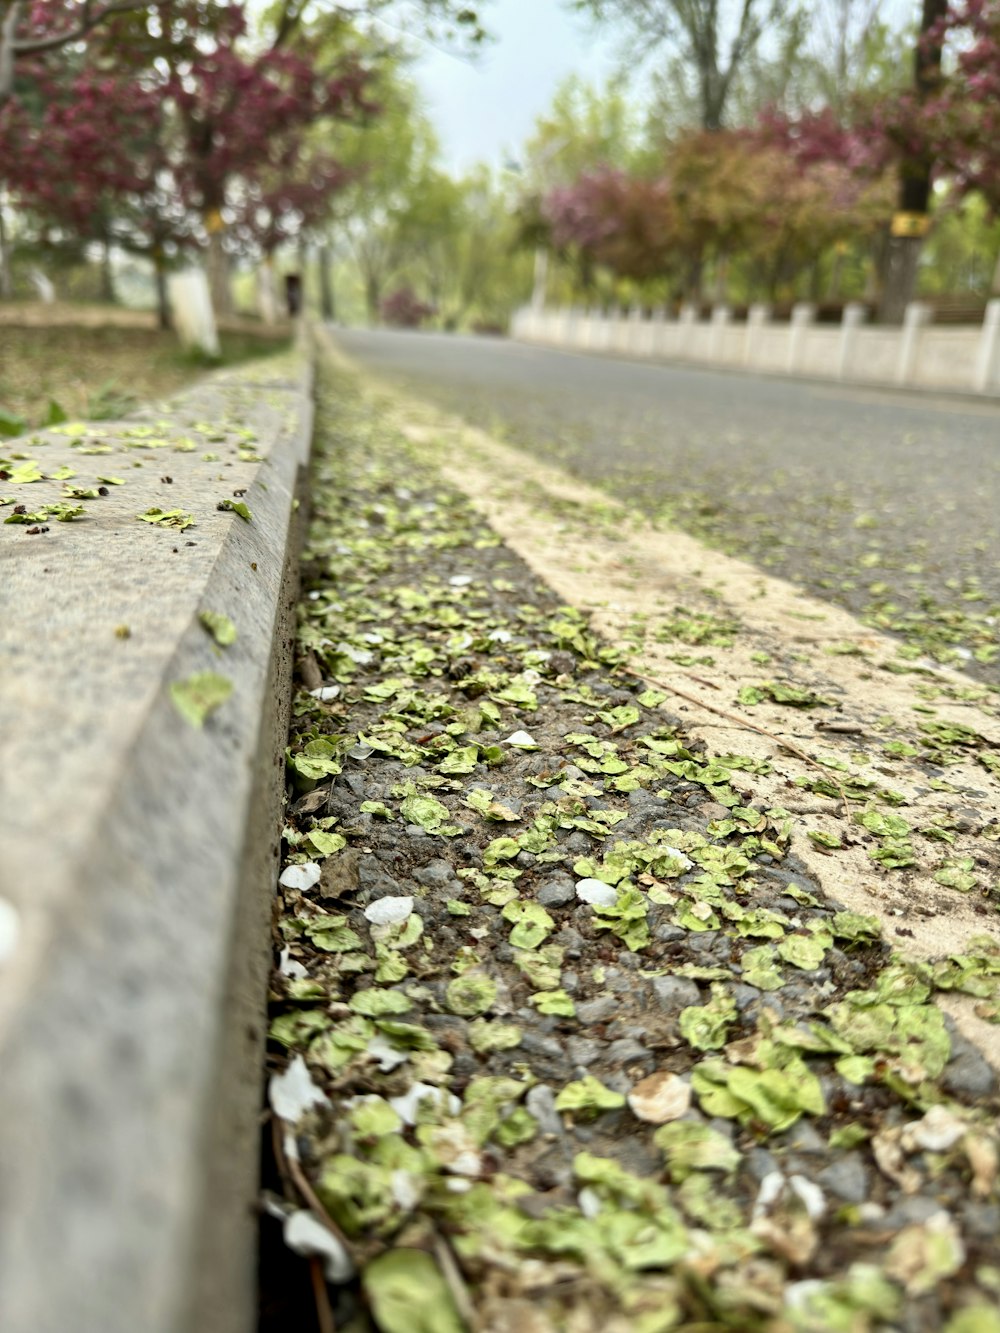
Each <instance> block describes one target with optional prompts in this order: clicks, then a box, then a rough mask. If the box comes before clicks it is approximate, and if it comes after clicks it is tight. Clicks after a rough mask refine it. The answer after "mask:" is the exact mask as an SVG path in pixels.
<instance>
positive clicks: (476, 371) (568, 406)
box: [336, 329, 1000, 683]
mask: <svg viewBox="0 0 1000 1333" xmlns="http://www.w3.org/2000/svg"><path fill="white" fill-rule="evenodd" d="M336 337H337V339H338V341H339V342H340V343H341V345H342V346H343V348H344V350H345V351H346V352H347V353H348V354H349V355H350V356H351V357H353V358H354V359H355V360H356V361H357V362H359V363H360V364H362V365H363V366H365V367H366V368H368V369H370V370H372V371H375V372H377V373H378V374H379V375H382V376H384V377H385V378H386V379H388V380H390V381H392V382H394V383H395V384H397V385H398V386H400V387H402V388H405V389H406V390H407V391H409V392H411V393H413V394H415V395H417V396H420V397H423V398H424V399H426V400H429V401H431V402H433V403H435V404H437V405H439V406H442V407H445V408H447V409H448V410H450V411H453V412H456V413H459V414H461V415H462V416H464V417H465V418H466V419H468V420H470V421H472V422H473V423H475V424H477V425H479V426H482V427H484V428H486V429H487V430H489V431H491V432H492V433H493V434H495V435H496V436H498V437H499V438H501V439H503V440H505V441H507V442H508V443H513V444H516V445H518V446H520V447H521V448H524V449H526V450H527V451H529V452H530V453H531V454H533V455H534V456H536V457H538V458H540V459H544V460H546V461H550V462H554V463H557V464H559V465H561V466H562V467H564V468H565V469H566V470H567V471H569V472H571V473H573V474H575V475H577V476H580V477H582V478H585V479H586V480H588V481H590V482H592V483H594V484H597V485H599V486H602V487H604V488H605V489H607V490H608V491H610V492H611V493H613V494H614V495H616V496H618V497H619V498H622V499H625V500H628V501H630V502H631V503H633V504H634V505H636V506H638V507H639V508H641V509H642V510H644V511H645V512H647V513H649V514H651V515H658V516H661V517H663V518H665V519H667V520H669V521H671V522H674V523H676V524H677V525H679V526H680V527H682V528H684V529H685V530H687V531H689V532H692V533H694V534H695V535H696V536H699V537H701V538H702V539H703V540H705V541H707V542H709V543H710V544H712V545H714V546H716V547H720V548H722V549H723V550H726V551H728V552H730V553H732V554H735V555H739V556H741V557H743V558H745V559H747V560H750V561H752V562H754V563H756V564H757V565H759V566H760V567H762V568H764V569H766V570H767V571H768V572H769V573H771V574H776V575H779V576H781V577H784V578H787V579H790V580H791V581H793V582H794V583H796V584H799V585H801V586H803V587H806V588H808V589H809V590H810V591H811V592H813V593H814V594H816V595H818V596H820V597H824V598H827V599H830V600H833V601H836V602H838V603H839V604H841V605H844V606H847V607H849V608H850V609H851V610H852V611H854V612H856V613H858V614H860V615H861V616H863V617H864V618H866V619H868V620H869V621H871V622H872V623H875V624H878V625H879V626H880V627H882V628H885V629H894V630H896V631H897V632H899V633H901V634H902V635H903V636H904V638H905V639H906V640H907V642H908V643H909V644H910V650H911V651H912V653H913V654H914V655H917V654H919V655H921V656H922V655H924V654H925V653H928V652H929V653H931V654H932V655H934V656H937V657H938V658H939V659H941V658H947V656H948V653H949V652H952V651H957V653H958V654H959V658H960V659H961V661H964V662H965V663H966V664H967V665H968V667H969V669H970V670H971V671H973V673H974V674H975V675H977V676H978V677H979V678H980V679H984V680H985V679H989V680H990V681H991V682H994V683H1000V670H997V667H996V666H995V664H994V663H993V662H992V659H993V658H994V657H996V656H997V638H998V617H1000V404H996V405H994V404H992V403H989V402H975V401H966V400H962V399H959V398H944V397H930V396H925V395H917V394H904V393H901V392H895V391H892V390H876V389H861V388H846V387H842V386H834V385H820V384H816V383H809V382H803V381H787V380H783V379H778V378H754V377H750V376H746V375H739V374H729V373H725V372H721V371H711V370H702V369H692V368H686V367H682V366H664V365H647V364H642V363H639V362H634V361H627V360H618V359H614V358H610V357H598V356H586V355H579V354H574V353H567V352H559V351H554V350H549V349H546V348H539V347H532V346H528V345H526V344H520V343H514V342H508V341H504V340H500V339H483V338H464V337H457V336H448V335H438V334H426V333H395V332H391V333H390V332H382V331H379V332H371V331H360V330H343V329H338V330H337V331H336ZM977 657H978V658H979V659H980V660H976V659H977ZM956 664H958V662H956Z"/></svg>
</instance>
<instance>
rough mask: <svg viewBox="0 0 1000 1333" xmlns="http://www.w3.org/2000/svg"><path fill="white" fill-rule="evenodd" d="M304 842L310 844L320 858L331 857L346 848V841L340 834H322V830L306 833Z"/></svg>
mask: <svg viewBox="0 0 1000 1333" xmlns="http://www.w3.org/2000/svg"><path fill="white" fill-rule="evenodd" d="M306 841H307V842H311V843H312V845H313V846H314V847H315V848H316V850H317V852H319V854H320V856H333V855H334V854H335V853H336V852H340V851H343V849H344V848H345V847H346V846H347V839H346V838H345V837H344V835H343V834H342V833H324V832H323V830H322V829H313V830H312V831H311V832H309V833H307V834H306Z"/></svg>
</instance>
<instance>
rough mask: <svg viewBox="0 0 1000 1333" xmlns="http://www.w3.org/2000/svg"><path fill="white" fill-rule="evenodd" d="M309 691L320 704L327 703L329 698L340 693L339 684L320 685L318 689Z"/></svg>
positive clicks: (335, 696)
mask: <svg viewBox="0 0 1000 1333" xmlns="http://www.w3.org/2000/svg"><path fill="white" fill-rule="evenodd" d="M309 693H310V694H311V695H312V697H313V698H314V699H318V700H319V701H320V703H321V704H325V703H329V702H330V700H331V699H336V698H337V697H338V695H339V694H340V686H339V685H321V686H320V687H319V689H318V690H310V691H309Z"/></svg>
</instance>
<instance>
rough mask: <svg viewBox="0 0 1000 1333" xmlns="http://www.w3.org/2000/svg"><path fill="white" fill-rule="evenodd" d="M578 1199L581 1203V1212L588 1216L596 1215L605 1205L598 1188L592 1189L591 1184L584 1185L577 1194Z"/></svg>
mask: <svg viewBox="0 0 1000 1333" xmlns="http://www.w3.org/2000/svg"><path fill="white" fill-rule="evenodd" d="M576 1201H577V1204H578V1205H579V1208H580V1212H581V1213H583V1215H584V1217H587V1218H593V1217H596V1216H597V1214H598V1213H599V1212H600V1211H601V1208H602V1207H603V1205H602V1203H601V1196H600V1195H599V1194H598V1193H597V1191H596V1190H592V1189H591V1188H590V1186H589V1185H585V1186H584V1187H583V1189H582V1190H581V1191H580V1193H579V1194H578V1195H577V1196H576Z"/></svg>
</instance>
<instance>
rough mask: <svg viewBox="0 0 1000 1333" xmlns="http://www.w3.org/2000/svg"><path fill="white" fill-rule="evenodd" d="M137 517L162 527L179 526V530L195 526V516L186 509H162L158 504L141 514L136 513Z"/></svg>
mask: <svg viewBox="0 0 1000 1333" xmlns="http://www.w3.org/2000/svg"><path fill="white" fill-rule="evenodd" d="M136 518H138V519H140V520H141V521H142V522H143V523H155V524H156V525H157V527H160V528H177V530H178V531H179V532H183V531H184V529H185V528H190V527H193V526H194V516H193V515H192V514H189V513H188V512H187V511H186V510H184V509H160V508H158V507H157V506H156V505H153V506H152V508H150V509H146V510H144V512H143V513H141V514H136Z"/></svg>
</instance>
